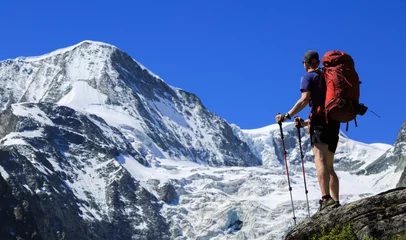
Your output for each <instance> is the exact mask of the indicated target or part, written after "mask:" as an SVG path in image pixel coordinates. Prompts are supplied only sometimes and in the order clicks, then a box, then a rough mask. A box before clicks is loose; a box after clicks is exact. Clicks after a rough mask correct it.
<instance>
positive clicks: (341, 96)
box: [321, 50, 368, 130]
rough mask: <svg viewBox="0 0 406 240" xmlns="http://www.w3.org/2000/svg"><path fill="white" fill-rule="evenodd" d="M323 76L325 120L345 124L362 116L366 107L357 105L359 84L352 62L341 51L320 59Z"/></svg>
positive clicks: (335, 51)
mask: <svg viewBox="0 0 406 240" xmlns="http://www.w3.org/2000/svg"><path fill="white" fill-rule="evenodd" d="M321 62H322V65H323V67H322V68H323V75H324V79H325V81H326V89H327V92H326V100H325V105H324V107H325V109H324V111H325V114H326V119H327V121H328V119H332V120H336V121H339V122H346V123H347V130H348V122H349V121H352V120H354V122H355V125H357V120H356V116H357V115H358V114H359V115H361V116H362V115H364V114H365V113H366V111H367V110H368V107H366V106H364V104H360V103H359V97H360V84H361V81H360V80H359V77H358V73H357V72H356V71H355V67H354V60H353V59H352V57H351V56H350V55H348V54H347V53H345V52H342V51H337V50H333V51H328V52H327V53H326V54H324V56H323V58H322V59H321Z"/></svg>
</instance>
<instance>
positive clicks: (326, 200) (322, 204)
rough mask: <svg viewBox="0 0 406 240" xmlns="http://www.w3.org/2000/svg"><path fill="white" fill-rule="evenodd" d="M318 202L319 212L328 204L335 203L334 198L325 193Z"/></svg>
mask: <svg viewBox="0 0 406 240" xmlns="http://www.w3.org/2000/svg"><path fill="white" fill-rule="evenodd" d="M319 204H320V206H319V212H320V211H322V210H324V209H325V208H326V207H328V206H333V205H335V204H336V201H334V199H333V198H332V197H331V196H330V195H326V196H323V197H322V199H320V200H319ZM338 204H339V203H338ZM337 207H338V206H337Z"/></svg>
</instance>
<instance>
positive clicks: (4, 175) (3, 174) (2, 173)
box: [0, 165, 10, 181]
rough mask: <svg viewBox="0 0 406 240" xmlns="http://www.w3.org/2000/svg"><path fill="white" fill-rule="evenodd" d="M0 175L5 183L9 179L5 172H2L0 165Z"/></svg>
mask: <svg viewBox="0 0 406 240" xmlns="http://www.w3.org/2000/svg"><path fill="white" fill-rule="evenodd" d="M0 174H1V176H2V177H3V178H4V180H6V181H7V179H8V178H9V177H10V175H8V173H7V171H6V170H4V168H3V166H1V165H0Z"/></svg>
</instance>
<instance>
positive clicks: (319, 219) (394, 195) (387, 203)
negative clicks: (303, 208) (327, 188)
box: [285, 188, 406, 240]
mask: <svg viewBox="0 0 406 240" xmlns="http://www.w3.org/2000/svg"><path fill="white" fill-rule="evenodd" d="M348 223H351V225H352V228H353V231H354V233H355V235H356V236H357V238H358V239H366V238H367V237H375V238H376V239H385V238H386V237H392V236H394V235H396V234H399V233H404V232H406V188H398V189H393V190H391V191H387V192H384V193H380V194H378V195H376V196H372V197H368V198H364V199H361V200H359V201H355V202H352V203H349V204H346V205H344V206H341V207H339V208H335V209H325V210H324V211H322V212H320V213H316V214H314V215H313V216H312V217H311V218H308V219H306V220H304V221H303V222H301V223H299V224H298V225H297V226H296V227H294V228H293V229H292V230H291V231H290V232H288V233H287V234H286V236H285V239H287V240H293V239H311V238H312V236H313V235H315V234H320V233H321V229H322V226H325V230H326V232H329V231H331V229H333V228H334V227H336V226H340V227H341V226H344V225H346V224H348Z"/></svg>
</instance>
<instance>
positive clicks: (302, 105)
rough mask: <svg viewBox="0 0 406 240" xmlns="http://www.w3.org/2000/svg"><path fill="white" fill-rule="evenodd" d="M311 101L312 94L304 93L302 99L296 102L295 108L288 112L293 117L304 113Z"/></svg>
mask: <svg viewBox="0 0 406 240" xmlns="http://www.w3.org/2000/svg"><path fill="white" fill-rule="evenodd" d="M309 101H310V92H309V91H304V92H302V97H301V98H300V99H299V100H298V101H297V102H296V104H295V106H293V108H292V109H291V110H290V111H289V112H288V113H289V116H291V117H293V116H295V115H296V114H298V113H299V112H300V111H302V110H303V109H304V108H305V107H306V106H307V104H309Z"/></svg>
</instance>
